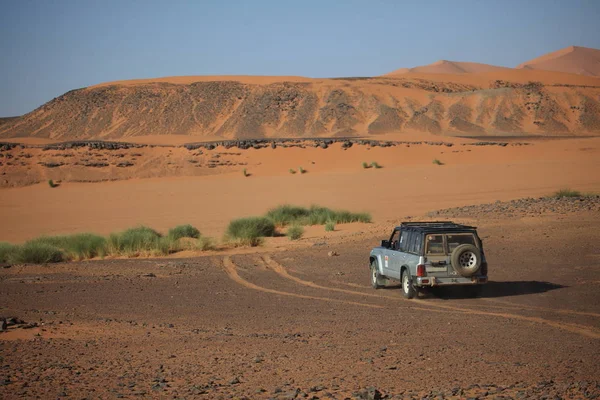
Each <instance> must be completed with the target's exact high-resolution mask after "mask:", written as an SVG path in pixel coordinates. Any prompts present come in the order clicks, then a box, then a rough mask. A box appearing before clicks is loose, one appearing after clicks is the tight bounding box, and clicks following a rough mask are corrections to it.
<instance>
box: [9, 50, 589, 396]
mask: <svg viewBox="0 0 600 400" xmlns="http://www.w3.org/2000/svg"><path fill="white" fill-rule="evenodd" d="M599 60H600V50H596V49H590V48H584V47H576V46H572V47H569V48H566V49H562V50H559V51H557V52H554V53H550V54H547V55H545V56H541V57H538V58H534V59H532V60H531V61H526V62H524V63H522V64H521V65H519V66H517V67H515V68H507V67H497V66H493V65H487V64H480V63H472V62H453V61H444V60H442V61H439V62H436V63H434V64H430V65H426V66H421V67H414V68H401V69H399V70H395V71H393V72H391V73H387V74H384V75H381V76H374V77H350V78H328V79H324V78H323V79H321V78H304V77H293V76H291V77H287V76H286V77H266V76H264V77H254V76H182V77H168V78H157V79H140V80H128V81H116V82H108V83H102V84H98V85H95V86H90V87H87V88H82V89H76V90H72V91H70V92H67V93H65V94H63V95H61V96H59V97H57V98H55V99H53V100H51V101H49V102H47V103H46V104H44V105H42V106H41V107H39V108H37V109H35V110H33V111H31V112H29V113H27V114H25V115H22V116H17V117H11V118H2V119H0V219H1V220H2V224H1V226H2V229H0V266H1V267H2V268H1V269H0V295H1V297H2V299H3V301H2V302H1V304H0V316H2V321H0V322H2V326H1V327H0V328H1V329H0V330H1V331H0V348H1V349H2V351H1V356H0V360H1V361H2V363H1V365H2V375H1V376H0V397H2V398H7V399H8V398H56V397H67V398H70V397H73V398H177V399H180V398H206V399H234V398H235V399H254V398H257V399H263V398H264V399H294V398H310V399H346V398H348V399H385V398H387V399H392V398H397V399H404V398H406V399H423V398H427V399H463V398H490V399H509V398H536V399H537V398H545V399H563V398H564V399H566V398H574V399H575V398H576V399H579V398H598V397H600V380H599V379H598V376H600V367H599V364H598V355H599V354H600V307H599V306H598V300H599V299H600V296H599V295H598V287H599V286H598V285H599V284H600V246H599V245H598V242H599V240H600V233H599V232H600V229H598V228H600V136H599V135H600V69H598V65H600V64H599ZM284 205H292V206H296V207H299V208H302V209H303V210H309V211H310V210H313V211H314V210H318V211H319V212H320V213H321V214H323V215H326V218H325V219H322V218H321V219H319V220H318V221H317V220H316V219H315V221H313V222H311V221H312V220H311V219H310V218H312V216H311V217H307V218H306V219H304V220H299V221H300V222H299V225H300V226H297V224H296V223H294V224H293V226H290V224H288V223H287V222H286V223H283V222H281V221H279V222H278V220H277V219H276V217H275V216H274V215H275V212H274V211H273V210H277V209H278V207H282V206H284ZM311 206H312V207H311ZM344 210H348V212H347V213H346V212H345V211H344ZM309 211H306V212H307V213H308V212H309ZM310 212H312V211H310ZM315 212H316V211H315ZM311 215H312V214H311ZM254 217H256V218H263V219H266V220H268V222H269V223H271V224H272V225H273V228H274V229H273V230H272V231H271V232H270V233H269V234H261V235H258V236H259V237H253V238H252V240H249V241H248V240H242V239H247V238H242V237H236V236H235V234H234V233H232V232H233V230H232V223H233V222H232V221H235V220H238V219H246V218H254ZM420 220H426V221H434V220H453V221H456V222H460V223H467V224H471V225H476V226H477V227H478V231H479V235H480V236H481V238H482V239H483V241H484V243H485V249H486V257H487V261H488V264H489V283H488V284H487V285H485V287H484V290H483V292H482V293H481V295H480V296H479V297H478V298H467V297H466V296H465V295H464V293H462V292H461V291H460V290H451V289H445V290H431V291H427V292H425V293H422V294H421V295H420V296H419V298H418V299H413V300H407V299H404V298H403V297H402V294H401V291H400V289H399V285H398V284H396V283H394V282H390V283H389V284H388V285H387V287H386V288H385V289H382V290H377V291H376V290H374V289H372V288H371V287H370V284H369V264H368V263H369V258H368V253H369V251H370V249H371V248H373V247H375V246H378V245H379V243H380V241H381V239H387V238H389V235H390V232H391V230H392V229H393V227H394V226H397V225H399V224H400V223H401V222H402V221H420ZM174 227H177V228H174ZM183 227H185V228H183ZM179 228H180V229H179ZM192 228H193V229H192ZM292 228H294V229H295V231H294V232H293V230H292ZM128 229H132V230H131V231H128ZM136 229H137V231H135V230H136ZM178 229H179V232H184V231H185V232H187V233H180V234H177V236H174V232H175V231H178ZM134 231H135V232H141V233H143V234H145V235H146V234H147V235H150V237H151V241H152V246H154V247H152V246H151V247H143V248H142V247H137V248H127V247H126V246H125V245H122V241H123V240H125V239H124V238H125V237H126V236H127V234H129V233H132V232H134ZM135 232H134V233H135ZM78 235H79V236H78ZM75 237H77V238H79V239H81V240H83V239H82V238H87V239H86V240H88V239H89V240H92V239H93V240H94V244H93V245H92V244H90V243H84V245H85V246H89V248H87V247H86V249H87V250H81V249H74V248H73V246H72V245H71V244H69V243H71V242H70V241H69V240H71V239H73V238H75ZM73 240H74V239H73ZM94 246H95V247H94ZM40 249H43V250H44V253H43V254H42V251H41V250H40ZM34 250H35V251H36V254H34V255H32V253H33V252H34ZM40 257H41V258H40ZM44 257H46V258H44ZM40 260H41V261H40Z"/></svg>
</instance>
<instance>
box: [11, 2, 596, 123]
mask: <svg viewBox="0 0 600 400" xmlns="http://www.w3.org/2000/svg"><path fill="white" fill-rule="evenodd" d="M570 45H578V46H585V47H593V48H600V0H476V1H475V0H473V1H472V0H437V1H434V0H411V1H409V0H371V1H367V0H364V1H356V0H346V1H329V0H319V1H313V0H301V1H286V0H262V1H261V0H255V1H252V0H247V1H232V0H214V1H213V0H211V1H209V0H205V1H202V0H197V1H191V0H190V1H183V0H173V1H158V0H145V1H143V0H138V1H127V0H123V1H111V0H103V1H100V0H54V1H49V0H48V1H46V0H38V1H32V0H12V1H11V0H0V116H12V115H20V114H23V113H26V112H29V111H31V110H33V109H34V108H36V107H38V106H40V105H41V104H43V103H45V102H46V101H48V100H50V99H52V98H53V97H56V96H59V95H61V94H62V93H64V92H66V91H68V90H71V89H75V88H80V87H84V86H90V85H94V84H96V83H100V82H106V81H112V80H120V79H132V78H150V77H160V76H172V75H242V74H243V75H302V76H309V77H337V76H370V75H371V76H372V75H379V74H383V73H386V72H389V71H392V70H394V69H397V68H401V67H414V66H417V65H424V64H429V63H431V62H434V61H437V60H439V59H446V60H454V61H473V62H482V63H488V64H495V65H502V66H509V67H514V66H516V65H517V64H519V63H521V62H523V61H527V60H529V59H532V58H534V57H537V56H540V55H542V54H544V53H548V52H551V51H554V50H558V49H561V48H563V47H567V46H570Z"/></svg>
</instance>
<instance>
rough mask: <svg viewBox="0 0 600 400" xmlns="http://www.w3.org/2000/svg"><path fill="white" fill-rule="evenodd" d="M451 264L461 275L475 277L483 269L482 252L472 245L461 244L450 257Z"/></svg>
mask: <svg viewBox="0 0 600 400" xmlns="http://www.w3.org/2000/svg"><path fill="white" fill-rule="evenodd" d="M450 262H451V263H452V268H454V270H455V271H456V272H457V273H458V274H459V275H461V276H464V277H469V276H473V275H475V273H477V271H479V268H481V252H480V251H479V249H478V248H477V247H475V246H473V245H472V244H461V245H460V246H458V247H456V248H455V249H454V251H453V252H452V254H451V255H450Z"/></svg>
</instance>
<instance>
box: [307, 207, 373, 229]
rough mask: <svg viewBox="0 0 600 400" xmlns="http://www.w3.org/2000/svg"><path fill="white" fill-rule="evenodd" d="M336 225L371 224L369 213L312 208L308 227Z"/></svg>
mask: <svg viewBox="0 0 600 400" xmlns="http://www.w3.org/2000/svg"><path fill="white" fill-rule="evenodd" d="M329 221H331V222H333V223H336V224H347V223H350V222H367V223H368V222H371V215H370V214H368V213H351V212H350V211H346V210H332V209H330V208H327V207H320V206H311V207H310V209H309V216H308V220H307V225H324V224H326V223H327V222H329Z"/></svg>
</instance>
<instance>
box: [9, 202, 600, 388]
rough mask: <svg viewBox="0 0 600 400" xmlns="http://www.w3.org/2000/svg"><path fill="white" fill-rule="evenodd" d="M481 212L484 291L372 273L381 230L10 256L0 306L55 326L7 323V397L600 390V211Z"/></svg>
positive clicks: (23, 316)
mask: <svg viewBox="0 0 600 400" xmlns="http://www.w3.org/2000/svg"><path fill="white" fill-rule="evenodd" d="M477 224H478V225H479V232H480V235H481V236H482V237H483V239H484V242H485V246H486V255H487V258H488V262H489V265H490V272H489V275H490V283H489V284H488V285H487V286H486V288H485V290H484V292H483V295H482V297H481V298H478V299H467V298H464V296H463V295H462V292H460V291H435V292H431V293H429V294H426V295H424V296H422V297H421V298H419V299H417V300H405V299H403V298H402V296H401V293H400V290H399V289H398V287H397V286H395V285H390V287H389V288H387V289H381V290H378V291H376V290H374V289H372V288H370V286H369V275H368V268H367V260H368V259H367V256H368V251H369V248H370V247H372V246H373V245H375V244H376V243H377V242H378V240H379V239H380V238H381V234H379V235H371V236H369V237H366V238H365V237H359V238H353V237H348V238H347V239H346V240H345V241H344V242H338V243H333V242H332V243H329V242H328V243H324V244H323V245H321V246H317V247H311V248H300V249H295V250H294V249H287V250H282V249H280V251H275V252H273V251H270V250H269V249H263V250H262V252H260V253H257V254H249V255H216V254H215V255H209V256H205V257H197V258H192V259H177V260H173V259H162V260H161V259H154V260H153V259H143V260H106V261H91V262H82V263H69V264H57V265H50V266H14V267H12V268H9V269H2V270H0V295H2V298H3V299H4V300H3V302H2V306H1V309H0V313H1V314H4V315H7V316H18V317H19V318H21V319H23V320H25V321H26V322H35V323H37V324H38V326H37V327H34V328H31V329H26V330H25V329H18V328H10V329H9V332H8V333H2V334H0V349H1V354H2V363H3V368H2V376H1V377H2V385H0V397H2V398H6V399H9V398H18V397H25V398H32V397H36V396H39V397H41V398H53V397H61V396H63V397H64V396H67V397H76V398H82V397H88V398H89V397H94V398H95V397H99V398H112V397H117V398H136V397H143V398H148V397H151V398H167V397H169V398H206V399H226V398H277V399H292V398H313V399H344V398H356V399H368V398H383V396H387V397H386V398H398V399H401V398H407V399H409V398H417V399H420V398H439V399H445V398H449V399H459V398H469V397H472V398H490V399H492V398H544V397H545V398H594V397H595V396H598V395H600V386H599V385H600V382H599V381H598V376H600V369H599V365H598V362H597V355H598V353H599V351H600V329H599V326H600V325H599V322H600V308H599V306H598V300H599V298H598V284H599V283H600V252H599V248H598V246H597V243H598V241H599V240H600V229H598V228H599V227H600V219H599V215H598V214H597V213H593V214H590V213H578V214H571V215H560V214H551V215H545V216H538V217H536V218H516V219H511V220H497V219H494V220H486V219H485V217H482V218H481V219H479V220H478V221H477ZM331 250H334V251H336V252H337V253H338V254H339V256H337V257H328V255H327V253H328V252H329V251H331ZM369 396H370V397H369ZM425 396H427V397H425ZM501 396H503V397H501ZM555 396H558V397H555Z"/></svg>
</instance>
